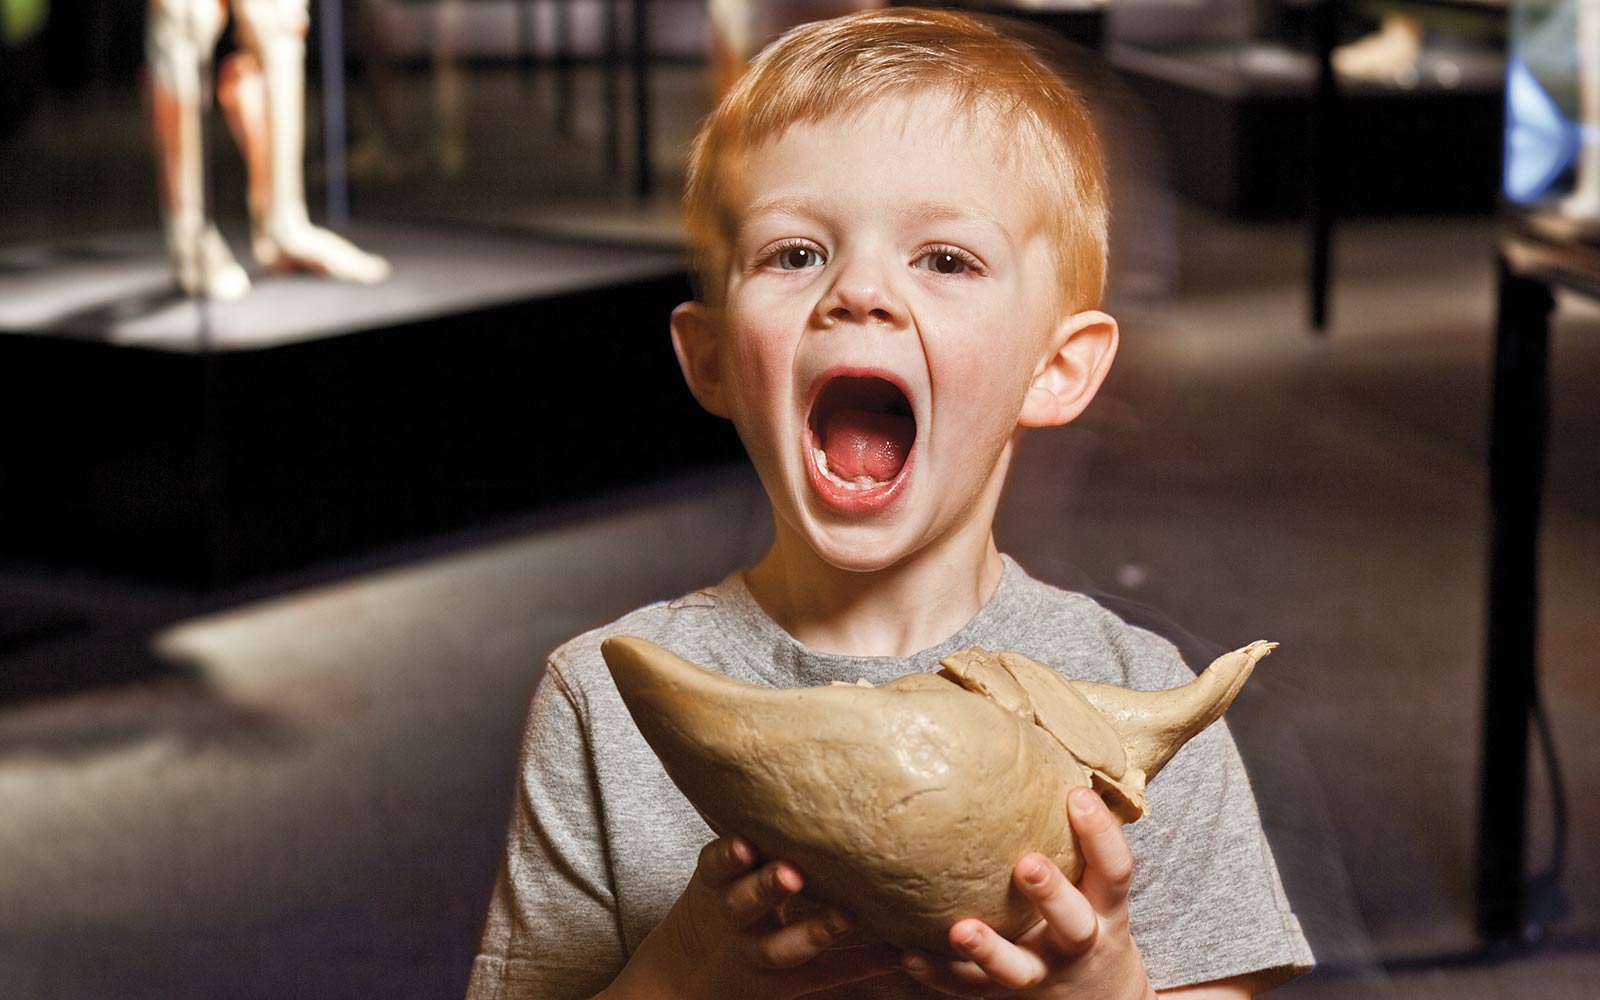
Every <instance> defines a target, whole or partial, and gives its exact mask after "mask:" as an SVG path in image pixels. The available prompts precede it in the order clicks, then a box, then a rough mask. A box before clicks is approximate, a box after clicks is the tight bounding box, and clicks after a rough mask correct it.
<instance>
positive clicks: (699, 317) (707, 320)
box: [672, 301, 728, 417]
mask: <svg viewBox="0 0 1600 1000" xmlns="http://www.w3.org/2000/svg"><path fill="white" fill-rule="evenodd" d="M672 349H673V350H674V351H675V352H677V355H678V367H679V368H682V369H683V380H684V381H685V382H687V383H689V391H690V392H692V393H694V398H695V399H696V400H697V401H698V402H699V403H700V405H701V406H703V407H704V408H705V409H706V412H708V413H712V414H715V415H716V416H719V417H726V416H728V408H727V404H726V402H725V401H724V399H723V381H722V358H721V356H720V355H719V354H718V352H717V317H716V312H715V311H714V310H713V309H711V307H709V306H707V305H705V304H704V303H702V302H698V301H695V302H684V303H682V304H680V305H679V306H678V308H676V309H674V310H672Z"/></svg>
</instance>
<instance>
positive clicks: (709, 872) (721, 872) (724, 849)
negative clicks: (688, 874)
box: [695, 837, 756, 889]
mask: <svg viewBox="0 0 1600 1000" xmlns="http://www.w3.org/2000/svg"><path fill="white" fill-rule="evenodd" d="M755 863H756V850H755V848H754V847H752V846H751V845H750V842H749V841H747V840H745V839H744V838H743V837H718V838H717V839H716V840H713V841H712V842H711V843H709V844H707V845H706V846H704V847H702V848H701V849H700V860H699V862H697V863H696V865H695V872H696V874H698V875H699V876H700V881H702V882H704V883H705V884H706V885H708V886H710V887H711V888H713V889H720V888H722V887H723V886H725V885H727V884H729V883H730V882H732V881H733V880H734V879H736V878H738V877H739V876H740V875H742V874H743V873H744V872H746V871H749V869H750V866H751V865H753V864H755Z"/></svg>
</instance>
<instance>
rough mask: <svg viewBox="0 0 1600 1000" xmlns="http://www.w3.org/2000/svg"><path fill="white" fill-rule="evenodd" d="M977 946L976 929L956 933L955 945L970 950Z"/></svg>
mask: <svg viewBox="0 0 1600 1000" xmlns="http://www.w3.org/2000/svg"><path fill="white" fill-rule="evenodd" d="M977 946H978V932H977V931H962V932H961V933H959V934H957V935H956V947H958V948H964V949H966V950H968V951H971V950H972V949H973V948H976V947H977Z"/></svg>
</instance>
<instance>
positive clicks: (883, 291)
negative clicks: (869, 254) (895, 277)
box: [817, 263, 905, 326]
mask: <svg viewBox="0 0 1600 1000" xmlns="http://www.w3.org/2000/svg"><path fill="white" fill-rule="evenodd" d="M817 313H818V318H819V319H821V320H823V325H825V326H831V325H833V324H835V323H849V322H856V323H876V324H882V325H885V326H898V325H900V324H901V323H902V322H903V321H904V320H905V307H904V306H903V304H902V303H901V302H900V299H899V297H898V296H897V295H896V294H895V292H894V290H893V289H892V288H891V287H890V285H889V275H887V274H885V273H883V271H882V270H880V269H878V268H875V267H867V266H865V265H864V264H861V263H857V264H856V265H854V266H850V265H847V266H846V267H845V268H844V269H843V270H842V271H841V272H840V273H839V275H838V277H837V278H836V279H835V280H834V282H833V284H832V285H831V286H830V287H829V288H828V291H827V293H826V294H824V295H823V297H822V300H821V301H820V302H818V303H817Z"/></svg>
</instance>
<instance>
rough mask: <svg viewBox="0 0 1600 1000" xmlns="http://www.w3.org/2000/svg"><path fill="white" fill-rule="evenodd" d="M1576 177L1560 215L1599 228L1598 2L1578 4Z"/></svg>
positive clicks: (1599, 30)
mask: <svg viewBox="0 0 1600 1000" xmlns="http://www.w3.org/2000/svg"><path fill="white" fill-rule="evenodd" d="M1578 127H1579V129H1580V132H1579V135H1580V137H1581V138H1580V141H1579V145H1578V174H1577V180H1576V183H1574V185H1573V188H1572V193H1571V194H1569V195H1568V196H1567V197H1566V198H1564V199H1563V200H1562V201H1561V204H1560V211H1561V214H1562V215H1565V216H1567V217H1568V218H1573V219H1584V220H1587V221H1590V222H1595V223H1597V224H1600V0H1578Z"/></svg>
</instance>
